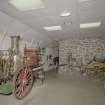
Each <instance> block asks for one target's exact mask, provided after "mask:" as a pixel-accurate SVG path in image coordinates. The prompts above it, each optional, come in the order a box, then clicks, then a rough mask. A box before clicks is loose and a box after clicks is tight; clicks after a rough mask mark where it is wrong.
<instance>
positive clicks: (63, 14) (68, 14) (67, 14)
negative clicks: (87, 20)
mask: <svg viewBox="0 0 105 105" xmlns="http://www.w3.org/2000/svg"><path fill="white" fill-rule="evenodd" d="M70 15H71V13H70V12H63V13H61V15H60V16H62V17H67V16H70Z"/></svg>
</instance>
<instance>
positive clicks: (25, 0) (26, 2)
mask: <svg viewBox="0 0 105 105" xmlns="http://www.w3.org/2000/svg"><path fill="white" fill-rule="evenodd" d="M10 3H11V4H12V5H13V6H14V7H15V8H17V9H18V10H20V11H29V10H34V9H40V8H44V5H43V3H42V1H41V0H10Z"/></svg>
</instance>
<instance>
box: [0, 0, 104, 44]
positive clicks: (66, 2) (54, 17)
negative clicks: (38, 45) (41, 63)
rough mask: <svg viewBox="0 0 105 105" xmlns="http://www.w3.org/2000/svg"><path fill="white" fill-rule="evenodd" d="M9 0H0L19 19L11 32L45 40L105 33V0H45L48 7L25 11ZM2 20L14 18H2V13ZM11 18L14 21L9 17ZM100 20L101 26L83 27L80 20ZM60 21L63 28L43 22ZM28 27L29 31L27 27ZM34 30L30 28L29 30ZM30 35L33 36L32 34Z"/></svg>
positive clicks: (2, 6)
mask: <svg viewBox="0 0 105 105" xmlns="http://www.w3.org/2000/svg"><path fill="white" fill-rule="evenodd" d="M8 1H9V0H0V11H2V12H3V13H4V14H6V15H8V16H9V17H12V18H13V19H14V20H15V21H16V22H13V23H12V24H11V27H10V29H9V31H10V32H13V33H14V32H17V31H18V32H20V33H22V35H23V36H24V37H25V38H26V39H28V38H34V40H35V41H37V40H36V39H38V40H42V41H43V42H45V41H51V40H55V39H57V40H60V39H65V38H79V37H83V38H84V37H97V36H99V34H100V36H102V37H103V36H104V35H103V33H104V32H105V30H104V28H105V13H104V10H105V0H88V1H87V2H79V1H80V0H43V2H44V5H45V8H43V9H38V10H32V11H27V12H22V11H19V10H17V9H16V8H14V7H13V6H11V5H10V4H9V2H8ZM64 11H68V12H70V13H71V16H69V17H60V14H61V12H64ZM0 17H1V18H2V19H0V22H1V21H3V20H6V21H7V22H6V21H5V22H4V23H3V24H4V25H5V24H8V22H11V21H12V20H11V19H9V18H8V19H7V18H6V19H5V18H4V19H3V17H2V15H1V14H0ZM10 20H11V21H10ZM97 21H101V22H102V26H101V27H100V28H92V29H80V28H79V24H80V23H83V22H97ZM52 25H61V26H62V27H63V30H62V31H55V32H47V31H45V30H44V29H43V27H44V26H52ZM26 30H27V31H26ZM30 30H31V31H30ZM29 35H30V37H29Z"/></svg>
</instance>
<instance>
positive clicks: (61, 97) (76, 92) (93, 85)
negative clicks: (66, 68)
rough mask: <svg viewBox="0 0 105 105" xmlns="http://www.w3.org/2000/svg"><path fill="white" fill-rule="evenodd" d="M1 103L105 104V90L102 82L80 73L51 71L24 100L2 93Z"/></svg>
mask: <svg viewBox="0 0 105 105" xmlns="http://www.w3.org/2000/svg"><path fill="white" fill-rule="evenodd" d="M0 105H105V92H104V88H103V84H102V83H101V82H98V81H92V80H88V79H86V78H85V77H82V76H81V75H80V74H79V73H76V75H75V73H72V74H71V75H69V76H67V75H61V74H60V75H57V74H55V73H54V72H49V73H47V75H46V81H45V82H44V84H43V85H42V84H41V82H40V81H38V82H37V83H35V84H34V86H33V88H32V91H31V92H30V94H29V95H28V96H27V97H26V98H25V99H24V100H21V101H20V100H17V99H15V97H13V96H12V95H11V96H3V95H0Z"/></svg>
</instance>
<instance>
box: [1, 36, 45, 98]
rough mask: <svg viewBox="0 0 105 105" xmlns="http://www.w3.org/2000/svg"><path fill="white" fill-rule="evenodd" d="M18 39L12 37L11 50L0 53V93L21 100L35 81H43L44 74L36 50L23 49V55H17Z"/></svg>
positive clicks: (17, 37)
mask: <svg viewBox="0 0 105 105" xmlns="http://www.w3.org/2000/svg"><path fill="white" fill-rule="evenodd" d="M19 39H20V37H19V36H12V37H11V48H10V49H9V50H2V51H0V93H1V94H5V95H7V94H14V96H15V97H16V98H17V99H23V98H24V97H25V96H27V95H28V93H29V92H30V90H31V88H32V86H33V83H34V81H35V80H36V79H40V80H41V81H42V82H43V81H44V79H45V73H44V70H43V67H42V65H40V64H39V60H40V59H39V58H40V57H39V52H38V50H37V49H33V48H26V47H25V49H24V54H23V55H22V54H21V55H19Z"/></svg>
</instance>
